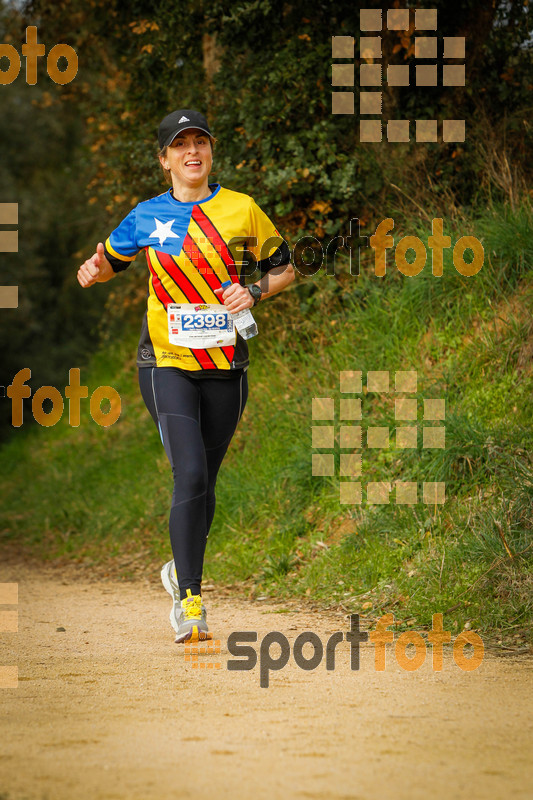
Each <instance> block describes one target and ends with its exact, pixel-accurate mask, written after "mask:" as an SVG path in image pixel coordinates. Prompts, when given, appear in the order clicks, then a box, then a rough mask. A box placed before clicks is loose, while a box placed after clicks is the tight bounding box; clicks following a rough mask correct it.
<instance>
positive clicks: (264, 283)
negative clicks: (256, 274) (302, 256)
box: [255, 264, 296, 302]
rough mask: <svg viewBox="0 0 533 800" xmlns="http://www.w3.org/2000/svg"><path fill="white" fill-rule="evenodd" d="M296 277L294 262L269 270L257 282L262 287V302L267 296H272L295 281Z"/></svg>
mask: <svg viewBox="0 0 533 800" xmlns="http://www.w3.org/2000/svg"><path fill="white" fill-rule="evenodd" d="M295 277H296V276H295V273H294V267H293V266H292V264H284V265H283V266H281V267H274V269H271V270H269V271H268V272H267V273H266V275H263V277H262V278H261V280H259V281H257V282H256V284H255V285H256V286H259V288H260V289H261V292H262V295H261V302H262V301H263V300H264V299H265V298H266V297H272V295H274V294H278V292H281V291H282V290H283V289H285V287H286V286H288V285H289V283H292V282H293V280H294V279H295Z"/></svg>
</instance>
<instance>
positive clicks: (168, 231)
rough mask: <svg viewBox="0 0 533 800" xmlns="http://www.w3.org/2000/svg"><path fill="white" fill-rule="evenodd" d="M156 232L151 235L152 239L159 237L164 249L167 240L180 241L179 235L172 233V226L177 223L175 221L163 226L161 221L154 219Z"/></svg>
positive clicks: (171, 220)
mask: <svg viewBox="0 0 533 800" xmlns="http://www.w3.org/2000/svg"><path fill="white" fill-rule="evenodd" d="M154 222H155V231H152V233H151V234H150V239H152V238H154V237H157V238H158V239H159V246H160V247H162V246H163V244H164V242H165V240H166V239H179V238H180V237H179V236H178V234H177V233H174V232H173V231H172V225H173V224H174V222H176V220H175V219H169V221H168V222H165V224H163V223H162V222H161V220H159V219H157V217H154Z"/></svg>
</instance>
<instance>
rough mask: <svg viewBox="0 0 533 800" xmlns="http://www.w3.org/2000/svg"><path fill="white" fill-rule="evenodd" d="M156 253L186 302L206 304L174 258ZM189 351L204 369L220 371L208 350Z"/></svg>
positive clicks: (159, 252) (195, 349)
mask: <svg viewBox="0 0 533 800" xmlns="http://www.w3.org/2000/svg"><path fill="white" fill-rule="evenodd" d="M155 252H156V254H157V259H158V261H159V263H160V265H161V267H162V269H164V270H165V272H166V273H167V275H168V276H169V277H170V278H171V279H172V280H173V281H174V283H175V284H176V286H177V287H178V288H179V289H181V291H182V292H183V294H184V296H185V298H186V300H187V301H188V302H189V303H205V300H204V298H203V297H202V296H201V294H200V293H199V292H198V290H197V289H196V288H195V286H194V285H193V284H192V283H191V282H190V280H189V279H188V278H187V276H186V275H185V274H184V272H183V271H182V270H181V269H180V268H179V267H178V265H177V264H176V262H175V261H174V259H173V258H172V256H169V255H168V254H167V253H162V252H161V251H159V250H156V251H155ZM171 302H173V301H171ZM188 349H190V351H191V353H192V354H193V355H194V356H195V358H196V359H197V361H198V363H199V364H200V366H202V367H203V368H204V369H219V367H217V365H216V363H215V362H214V361H213V359H212V358H211V356H210V355H209V352H208V351H207V350H206V349H202V348H196V347H195V348H194V349H192V348H188Z"/></svg>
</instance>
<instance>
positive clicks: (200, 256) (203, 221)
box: [78, 108, 294, 642]
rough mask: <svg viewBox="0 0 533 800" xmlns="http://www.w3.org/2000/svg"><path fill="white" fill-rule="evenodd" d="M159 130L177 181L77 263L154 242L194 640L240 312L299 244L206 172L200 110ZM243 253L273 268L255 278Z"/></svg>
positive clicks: (238, 347) (160, 424) (166, 420)
mask: <svg viewBox="0 0 533 800" xmlns="http://www.w3.org/2000/svg"><path fill="white" fill-rule="evenodd" d="M158 140H159V147H160V151H159V153H158V157H159V161H160V163H161V166H162V168H163V171H164V173H165V176H166V178H167V180H168V182H169V183H171V188H170V189H169V190H168V191H167V192H165V193H164V194H160V195H158V196H157V197H153V198H151V199H150V200H146V201H144V202H142V203H139V204H138V205H137V206H136V207H135V208H134V209H133V210H132V211H130V213H129V214H128V215H127V217H125V219H124V220H123V221H122V222H121V223H120V225H119V226H118V227H117V228H116V229H115V230H114V231H113V232H112V233H111V235H110V236H109V238H108V239H107V240H106V242H105V244H103V243H102V242H100V243H99V244H98V245H97V248H96V253H95V254H94V255H93V256H92V257H91V258H89V259H88V260H87V261H85V263H84V264H83V265H82V266H81V267H80V268H79V270H78V281H79V283H80V285H81V286H82V287H83V288H87V287H89V286H92V285H93V284H94V283H103V282H105V281H108V280H110V279H111V278H113V277H114V276H115V275H116V273H117V272H120V271H122V270H124V269H126V268H127V267H128V266H129V265H130V263H131V262H132V261H133V260H134V259H135V257H136V255H137V253H138V252H139V251H140V250H141V249H144V250H145V252H146V259H147V262H148V269H149V278H148V301H147V310H146V313H145V315H144V319H143V323H142V330H141V337H140V341H139V347H138V353H137V366H138V368H139V386H140V390H141V394H142V397H143V399H144V402H145V404H146V406H147V408H148V411H149V412H150V414H151V415H152V418H153V420H154V422H155V424H156V426H157V429H158V431H159V434H160V436H161V441H162V443H163V446H164V448H165V452H166V454H167V456H168V459H169V461H170V464H171V467H172V474H173V477H174V491H173V495H172V503H171V509H170V520H169V531H170V544H171V548H172V555H173V560H171V561H169V562H168V563H167V564H165V565H164V567H163V568H162V570H161V578H162V581H163V585H164V587H165V589H166V590H167V591H168V592H169V594H170V595H171V596H172V601H173V603H172V610H171V612H170V622H171V624H172V627H173V628H174V630H175V631H176V642H185V641H197V640H198V639H210V638H211V633H209V631H208V626H207V622H206V610H205V607H204V605H203V603H202V572H203V562H204V553H205V548H206V542H207V536H208V534H209V529H210V527H211V523H212V521H213V516H214V513H215V484H216V479H217V474H218V471H219V468H220V465H221V463H222V460H223V458H224V455H225V454H226V451H227V449H228V446H229V443H230V441H231V438H232V436H233V434H234V432H235V429H236V427H237V424H238V422H239V420H240V418H241V416H242V413H243V410H244V407H245V405H246V400H247V397H248V382H247V375H246V370H247V369H248V364H249V361H248V347H247V344H246V341H245V339H243V338H242V337H241V336H240V334H239V333H238V332H237V331H236V329H235V326H234V324H233V320H232V318H231V315H232V314H235V313H236V312H238V311H242V310H244V309H247V308H250V307H252V306H254V305H256V304H257V303H258V302H259V300H263V299H264V298H266V297H271V296H272V295H274V294H277V293H278V292H280V291H281V290H282V289H284V288H285V287H286V286H287V285H288V284H289V283H291V282H292V281H293V280H294V269H293V267H292V265H291V264H290V263H289V262H290V251H289V248H288V247H287V245H286V243H285V242H284V241H283V239H282V238H281V236H280V235H279V233H278V231H277V230H276V228H275V226H274V225H273V223H272V222H271V221H270V220H269V218H268V217H267V216H266V214H265V213H264V212H263V211H262V210H261V209H260V208H259V207H258V206H257V205H256V203H255V202H254V200H253V199H252V198H251V197H249V196H248V195H246V194H242V193H241V192H234V191H231V190H230V189H225V188H224V187H222V186H220V184H217V183H209V182H208V178H209V173H210V171H211V166H212V162H213V144H214V141H215V140H214V138H213V136H212V134H211V131H210V129H209V126H208V123H207V120H206V119H205V117H204V116H203V115H202V114H200V113H199V112H198V111H193V110H192V109H187V108H186V109H180V110H178V111H173V112H172V113H171V114H169V115H168V116H166V117H165V118H164V119H163V121H162V122H161V124H160V126H159V131H158ZM244 251H247V252H249V253H251V254H252V256H253V257H254V259H255V261H256V262H257V264H256V269H257V270H258V271H259V272H260V273H261V275H262V276H264V277H262V278H261V279H260V280H259V281H257V283H252V284H249V285H248V286H245V285H244V279H245V276H246V268H247V266H248V261H247V259H246V258H245V257H244V255H243V253H244ZM248 274H249V270H248ZM228 281H229V282H230V285H228V286H226V287H225V288H223V287H222V284H223V283H225V282H228Z"/></svg>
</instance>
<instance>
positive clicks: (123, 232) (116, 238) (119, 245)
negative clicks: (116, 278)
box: [105, 208, 141, 272]
mask: <svg viewBox="0 0 533 800" xmlns="http://www.w3.org/2000/svg"><path fill="white" fill-rule="evenodd" d="M136 211H137V209H136V208H134V209H132V210H131V211H130V213H129V214H128V216H127V217H124V219H123V220H122V222H121V223H120V225H119V226H118V228H115V230H114V231H113V233H112V234H111V235H110V236H109V238H108V239H107V240H106V243H105V254H106V256H107V259H108V261H109V263H110V264H111V267H112V268H113V271H114V272H121V271H122V270H124V269H127V267H129V265H130V264H131V262H132V261H133V260H134V258H135V256H136V255H137V253H138V252H139V250H140V249H141V248H140V247H139V245H138V244H137V215H136Z"/></svg>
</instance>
